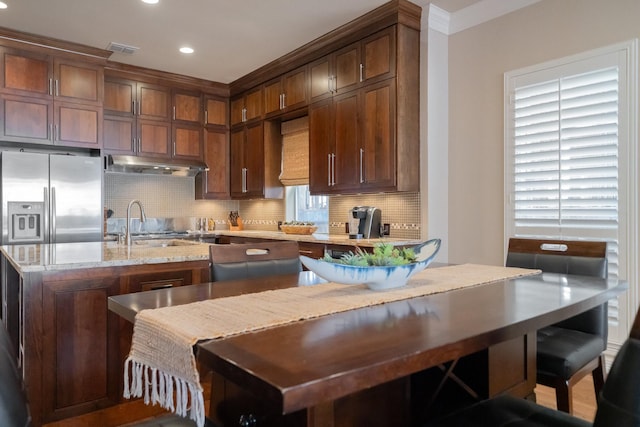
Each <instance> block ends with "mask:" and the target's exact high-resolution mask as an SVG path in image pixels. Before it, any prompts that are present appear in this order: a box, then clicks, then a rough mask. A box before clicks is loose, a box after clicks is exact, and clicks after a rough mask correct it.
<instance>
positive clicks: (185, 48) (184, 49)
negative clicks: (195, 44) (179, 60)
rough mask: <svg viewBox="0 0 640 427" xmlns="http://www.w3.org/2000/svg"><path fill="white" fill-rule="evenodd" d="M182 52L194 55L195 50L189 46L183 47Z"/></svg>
mask: <svg viewBox="0 0 640 427" xmlns="http://www.w3.org/2000/svg"><path fill="white" fill-rule="evenodd" d="M180 52H182V53H193V49H191V48H190V47H187V46H183V47H181V48H180Z"/></svg>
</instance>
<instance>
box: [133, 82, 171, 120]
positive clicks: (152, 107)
mask: <svg viewBox="0 0 640 427" xmlns="http://www.w3.org/2000/svg"><path fill="white" fill-rule="evenodd" d="M136 87H137V90H136V92H137V97H136V108H137V111H136V112H135V114H136V115H137V116H138V117H139V118H141V119H149V120H166V121H170V120H171V113H170V110H171V107H170V105H171V88H169V87H165V86H159V85H155V84H149V83H144V82H139V83H137V84H136Z"/></svg>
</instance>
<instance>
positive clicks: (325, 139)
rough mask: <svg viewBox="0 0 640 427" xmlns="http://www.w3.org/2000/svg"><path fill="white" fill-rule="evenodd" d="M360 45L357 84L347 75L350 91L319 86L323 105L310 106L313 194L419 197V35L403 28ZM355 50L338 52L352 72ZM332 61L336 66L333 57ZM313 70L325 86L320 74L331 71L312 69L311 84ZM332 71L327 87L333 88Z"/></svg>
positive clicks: (323, 67) (318, 66)
mask: <svg viewBox="0 0 640 427" xmlns="http://www.w3.org/2000/svg"><path fill="white" fill-rule="evenodd" d="M358 46H359V50H360V53H361V55H360V58H361V61H362V62H360V64H359V66H358V76H357V82H356V83H354V82H353V78H352V77H353V75H352V74H349V73H346V74H345V75H347V76H349V75H351V78H350V79H346V80H342V82H343V84H344V87H348V88H349V90H346V92H345V90H344V89H342V90H340V89H338V90H335V91H334V90H330V91H328V92H327V91H325V92H323V91H322V88H323V87H322V86H321V85H320V84H319V83H318V85H317V86H315V87H317V88H319V89H318V90H317V91H315V92H314V91H313V89H312V95H313V94H314V93H315V94H316V99H319V100H320V101H315V102H313V103H312V104H311V106H310V107H309V143H310V150H309V172H310V174H309V186H310V191H311V193H312V194H345V193H347V194H348V193H372V192H380V191H418V190H419V188H420V187H419V175H420V173H419V170H420V138H419V120H420V116H419V95H418V94H419V87H418V85H419V31H417V30H415V29H412V28H409V27H406V26H404V25H401V24H397V25H394V26H391V27H389V28H386V29H384V30H382V31H379V32H376V33H375V34H373V35H371V36H368V37H366V38H365V39H363V40H362V41H361V42H359V44H358ZM353 52H355V50H354V48H352V47H351V46H350V47H349V48H346V49H344V50H342V51H340V52H339V53H340V54H341V55H346V56H344V57H343V59H342V61H343V67H345V69H347V70H352V67H351V68H350V67H346V66H345V65H344V64H348V63H349V62H351V63H352V61H350V60H347V58H349V57H350V55H351V56H357V55H354V54H353ZM397 52H402V55H397ZM337 53H338V52H337ZM396 56H397V57H396ZM326 59H329V64H330V63H331V60H333V61H334V62H333V63H334V64H338V62H336V57H335V55H333V56H329V57H327V58H326ZM314 65H315V68H316V70H318V72H317V73H316V77H318V79H316V82H319V81H321V79H320V76H321V75H322V73H320V71H324V70H331V68H330V67H329V66H328V65H325V63H324V62H323V61H317V62H316V63H315V64H312V65H311V70H312V71H311V80H312V82H313V81H314ZM331 72H332V71H329V73H330V75H329V82H330V84H329V85H328V87H329V88H333V87H334V86H332V85H331V80H332V77H331ZM337 76H338V78H337V81H338V82H340V81H341V80H340V74H337ZM334 78H335V76H334ZM312 87H314V86H313V83H312ZM335 87H337V86H335ZM354 87H356V89H353V88H354ZM312 101H313V98H312Z"/></svg>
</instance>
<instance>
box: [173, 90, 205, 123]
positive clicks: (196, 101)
mask: <svg viewBox="0 0 640 427" xmlns="http://www.w3.org/2000/svg"><path fill="white" fill-rule="evenodd" d="M173 120H174V121H179V122H189V123H197V124H202V94H200V93H199V92H186V91H178V90H174V91H173Z"/></svg>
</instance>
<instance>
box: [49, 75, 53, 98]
mask: <svg viewBox="0 0 640 427" xmlns="http://www.w3.org/2000/svg"><path fill="white" fill-rule="evenodd" d="M49 95H50V96H53V79H51V78H50V79H49Z"/></svg>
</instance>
